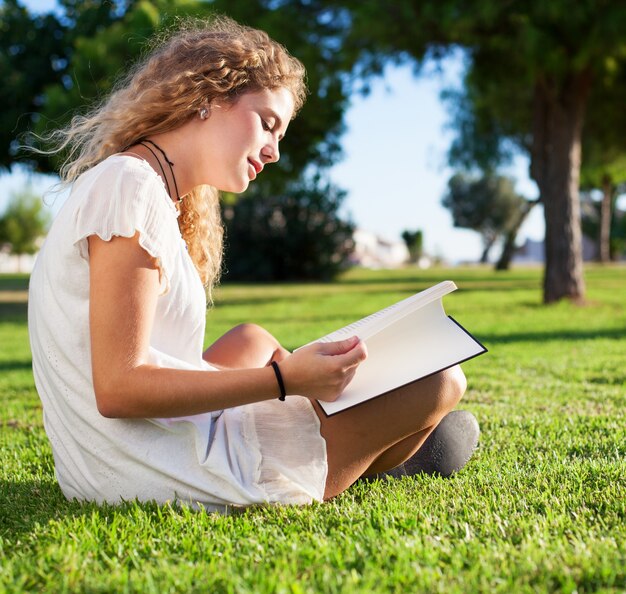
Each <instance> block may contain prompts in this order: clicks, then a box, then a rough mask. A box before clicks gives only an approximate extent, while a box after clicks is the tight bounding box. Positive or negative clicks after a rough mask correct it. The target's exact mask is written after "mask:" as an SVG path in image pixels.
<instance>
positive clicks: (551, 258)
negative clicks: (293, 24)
mask: <svg viewBox="0 0 626 594" xmlns="http://www.w3.org/2000/svg"><path fill="white" fill-rule="evenodd" d="M333 4H334V5H335V6H341V7H343V8H344V9H345V10H346V11H348V12H349V14H350V16H351V19H352V20H351V28H350V41H351V42H352V43H353V44H356V45H358V47H360V48H361V49H362V53H363V56H364V57H363V60H364V61H365V62H366V63H367V61H368V60H371V57H372V56H374V57H375V56H377V55H378V56H379V57H380V56H387V57H391V58H396V59H398V58H399V57H402V56H403V55H406V56H410V58H411V59H413V60H414V61H416V63H418V64H419V63H421V62H423V61H424V59H425V58H428V57H429V56H432V55H441V54H443V53H445V52H446V51H448V50H449V49H450V48H452V47H456V46H459V45H460V46H462V47H465V48H467V51H468V61H469V69H468V72H469V76H471V77H473V78H474V79H475V80H476V81H480V82H481V83H482V84H483V85H485V87H486V89H487V92H486V94H485V95H481V96H482V97H485V96H488V97H492V98H494V97H495V99H496V100H494V101H493V103H492V104H490V108H491V109H493V117H492V118H491V122H492V123H494V124H495V125H494V126H493V133H494V138H496V139H499V141H500V142H503V141H506V140H508V141H513V142H516V143H518V144H519V145H520V146H522V147H526V148H527V150H528V151H529V155H530V160H531V176H532V177H533V179H534V180H535V181H536V182H537V185H538V187H539V192H540V199H541V201H542V203H543V205H544V216H545V222H546V238H545V244H546V267H545V274H544V301H545V302H547V303H549V302H553V301H557V300H559V299H561V298H568V299H571V300H574V301H578V300H582V299H583V298H584V293H585V287H584V279H583V274H582V252H581V234H580V215H579V211H580V208H579V195H578V185H579V177H580V164H581V137H582V130H583V123H584V120H585V115H586V113H587V107H588V101H589V96H590V90H591V87H592V84H596V85H600V84H602V85H607V84H608V83H609V81H611V80H614V79H615V78H616V76H617V74H618V73H619V72H620V70H622V69H623V68H624V67H626V52H625V51H624V43H625V42H624V37H623V31H624V29H625V27H626V5H624V4H623V3H618V2H611V1H610V0H588V1H585V2H577V3H572V2H569V1H566V0H553V1H551V2H543V1H540V0H533V1H531V2H523V1H522V0H512V1H511V2H506V3H498V2H493V1H491V0H482V1H478V2H467V0H420V1H418V0H398V1H396V2H394V3H393V4H390V3H388V2H383V1H382V0H371V1H370V2H363V3H361V2H356V1H355V0H336V1H335V2H333ZM500 148H502V144H500Z"/></svg>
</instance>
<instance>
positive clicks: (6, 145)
mask: <svg viewBox="0 0 626 594" xmlns="http://www.w3.org/2000/svg"><path fill="white" fill-rule="evenodd" d="M131 4H132V2H115V1H111V2H96V1H95V0H86V1H78V0H64V1H62V2H60V5H61V9H62V10H63V16H58V15H57V14H56V13H54V12H50V13H48V14H43V15H32V14H30V13H29V11H28V10H27V9H26V8H24V7H23V6H22V5H21V4H20V3H19V2H18V1H17V0H5V1H4V2H3V3H2V5H1V6H0V75H1V76H2V81H3V84H2V87H1V88H0V104H2V106H3V109H2V112H1V113H0V169H3V168H4V169H9V168H10V167H11V165H12V164H13V163H14V162H15V161H17V160H21V159H23V158H24V156H23V155H19V154H18V148H17V147H18V145H19V144H20V142H21V136H22V135H23V134H24V133H25V132H27V131H29V130H30V129H32V127H33V126H34V125H35V124H36V122H37V121H38V119H39V113H40V112H41V110H42V107H43V105H44V103H45V98H44V95H45V91H46V89H47V88H48V87H49V86H51V85H54V84H57V83H59V82H60V81H67V80H70V75H69V72H70V60H71V57H72V55H73V52H74V41H75V39H76V36H77V35H84V36H85V37H89V36H91V35H94V34H95V33H96V32H97V31H98V30H100V29H101V28H103V27H106V26H108V25H109V24H110V23H112V22H115V21H116V20H117V19H119V18H120V14H123V12H124V11H125V10H126V9H127V8H128V6H130V5H131ZM43 170H45V171H50V169H49V168H46V167H44V168H43Z"/></svg>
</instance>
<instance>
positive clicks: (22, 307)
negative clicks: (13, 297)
mask: <svg viewBox="0 0 626 594" xmlns="http://www.w3.org/2000/svg"><path fill="white" fill-rule="evenodd" d="M27 318H28V303H27V302H25V301H7V302H2V303H0V322H15V323H26V320H27Z"/></svg>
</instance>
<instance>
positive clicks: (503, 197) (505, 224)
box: [442, 173, 528, 263]
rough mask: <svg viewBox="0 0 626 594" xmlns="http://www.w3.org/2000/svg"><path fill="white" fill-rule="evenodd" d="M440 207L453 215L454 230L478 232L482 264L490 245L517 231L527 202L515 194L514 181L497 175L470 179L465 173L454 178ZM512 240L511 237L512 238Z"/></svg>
mask: <svg viewBox="0 0 626 594" xmlns="http://www.w3.org/2000/svg"><path fill="white" fill-rule="evenodd" d="M442 204H443V206H445V207H446V208H448V209H449V210H450V212H451V214H452V220H453V222H454V226H455V227H461V228H465V229H471V230H472V231H476V232H477V233H480V235H481V237H482V241H483V253H482V256H481V258H480V261H481V262H482V263H485V262H487V261H488V259H489V252H490V250H491V248H492V247H493V245H494V244H495V243H496V242H497V241H498V240H499V239H501V238H503V237H507V236H508V234H510V233H512V232H514V233H515V235H516V234H517V230H518V229H519V226H520V224H521V223H520V213H522V212H524V210H525V208H527V205H528V201H527V200H526V199H525V198H524V197H523V196H520V195H519V194H517V193H516V192H515V187H514V184H513V180H511V179H510V178H508V177H504V176H500V175H493V174H491V175H484V176H482V177H478V178H477V177H471V176H469V175H467V174H464V173H457V174H455V175H453V176H452V177H451V178H450V180H449V181H448V192H447V193H446V195H445V196H444V198H443V200H442ZM513 241H514V238H513Z"/></svg>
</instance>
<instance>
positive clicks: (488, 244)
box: [479, 236, 496, 264]
mask: <svg viewBox="0 0 626 594" xmlns="http://www.w3.org/2000/svg"><path fill="white" fill-rule="evenodd" d="M495 241H496V237H484V236H483V253H482V254H481V256H480V260H479V263H480V264H487V262H489V252H490V251H491V248H492V247H493V244H494V243H495Z"/></svg>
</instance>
